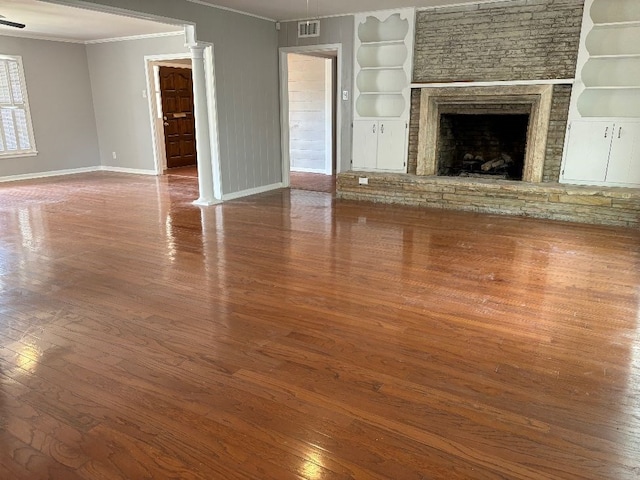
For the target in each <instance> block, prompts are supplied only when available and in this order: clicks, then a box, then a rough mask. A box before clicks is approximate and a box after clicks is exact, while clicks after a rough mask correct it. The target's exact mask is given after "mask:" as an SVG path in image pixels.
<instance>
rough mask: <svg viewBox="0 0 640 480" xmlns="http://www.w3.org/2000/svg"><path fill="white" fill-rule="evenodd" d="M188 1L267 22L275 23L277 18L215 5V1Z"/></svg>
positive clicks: (188, 0)
mask: <svg viewBox="0 0 640 480" xmlns="http://www.w3.org/2000/svg"><path fill="white" fill-rule="evenodd" d="M187 2H189V3H195V4H196V5H203V6H205V7H211V8H217V9H219V10H226V11H228V12H233V13H239V14H240V15H246V16H248V17H253V18H259V19H260V20H267V21H268V22H273V23H275V22H276V21H277V20H276V19H274V18H269V17H263V16H262V15H256V14H255V13H249V12H243V11H242V10H236V9H235V8H229V7H223V6H222V5H216V4H215V3H209V2H204V1H202V0H187Z"/></svg>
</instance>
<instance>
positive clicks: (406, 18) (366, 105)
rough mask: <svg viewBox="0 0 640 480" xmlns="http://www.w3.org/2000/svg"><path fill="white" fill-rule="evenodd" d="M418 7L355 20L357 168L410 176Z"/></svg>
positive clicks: (355, 168)
mask: <svg viewBox="0 0 640 480" xmlns="http://www.w3.org/2000/svg"><path fill="white" fill-rule="evenodd" d="M414 17H415V13H414V10H413V9H412V8H408V9H402V10H386V11H380V12H372V13H362V14H358V15H356V16H355V52H354V54H355V68H354V73H355V87H354V121H353V165H352V167H353V169H354V170H368V171H375V170H379V171H389V172H406V169H407V145H408V136H409V113H410V107H411V66H412V57H413V35H414Z"/></svg>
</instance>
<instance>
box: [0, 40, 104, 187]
mask: <svg viewBox="0 0 640 480" xmlns="http://www.w3.org/2000/svg"><path fill="white" fill-rule="evenodd" d="M0 53H3V54H7V55H20V56H21V57H22V62H23V66H24V72H25V78H26V83H27V93H28V95H29V107H30V110H31V120H32V122H33V129H34V134H35V140H36V147H37V149H38V155H37V156H34V157H18V158H1V159H0V177H5V176H12V175H30V174H36V173H41V172H48V171H56V170H66V169H75V168H86V167H95V166H98V165H99V164H100V161H99V158H98V138H97V133H96V123H95V117H94V113H93V104H92V101H91V86H90V82H89V68H88V65H87V57H86V54H85V47H84V45H79V44H72V43H63V42H49V41H42V40H31V39H23V38H16V37H5V36H2V37H0Z"/></svg>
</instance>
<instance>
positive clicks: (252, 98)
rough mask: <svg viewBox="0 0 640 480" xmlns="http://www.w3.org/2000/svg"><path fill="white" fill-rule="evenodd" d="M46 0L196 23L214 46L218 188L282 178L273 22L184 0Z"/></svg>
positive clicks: (242, 187)
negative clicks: (218, 148) (218, 165)
mask: <svg viewBox="0 0 640 480" xmlns="http://www.w3.org/2000/svg"><path fill="white" fill-rule="evenodd" d="M47 1H49V2H51V3H63V4H65V5H70V6H74V5H75V6H85V7H87V6H91V7H92V8H95V9H97V10H102V11H107V10H108V11H110V12H111V13H118V12H120V13H122V12H129V14H131V12H132V11H135V12H136V13H137V14H140V15H142V16H144V17H145V18H148V19H152V20H153V19H155V20H163V19H164V20H165V21H167V20H169V19H171V20H172V23H178V22H175V20H180V21H182V22H183V23H185V24H193V25H195V26H196V33H197V37H198V41H202V42H208V43H211V44H213V49H214V62H215V74H216V78H215V81H216V97H217V107H218V129H219V141H220V168H221V177H222V192H223V194H225V195H229V194H232V193H239V192H242V191H247V190H252V189H259V188H262V187H268V186H274V185H277V184H279V183H280V182H282V156H281V148H280V102H279V96H280V92H279V87H278V86H279V83H278V53H277V52H278V36H277V32H276V28H275V23H274V22H272V21H269V20H263V19H259V18H255V17H250V16H248V15H243V14H239V13H235V12H232V11H228V10H223V9H219V8H215V7H211V6H207V5H202V4H200V3H194V2H188V1H186V0H136V1H135V2H132V1H131V0H47ZM141 94H142V91H140V95H141ZM147 124H148V121H147ZM148 128H149V129H150V126H149V127H148Z"/></svg>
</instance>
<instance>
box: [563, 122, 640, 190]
mask: <svg viewBox="0 0 640 480" xmlns="http://www.w3.org/2000/svg"><path fill="white" fill-rule="evenodd" d="M568 133H569V134H568V139H567V151H568V152H571V155H572V157H571V161H569V162H566V164H565V166H564V171H563V178H564V180H566V181H567V182H572V181H575V182H578V183H587V184H595V185H598V184H612V185H620V186H627V185H629V186H633V185H640V161H639V160H640V121H638V122H631V121H618V122H611V121H576V122H573V123H572V124H571V126H570V128H569V132H568Z"/></svg>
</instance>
